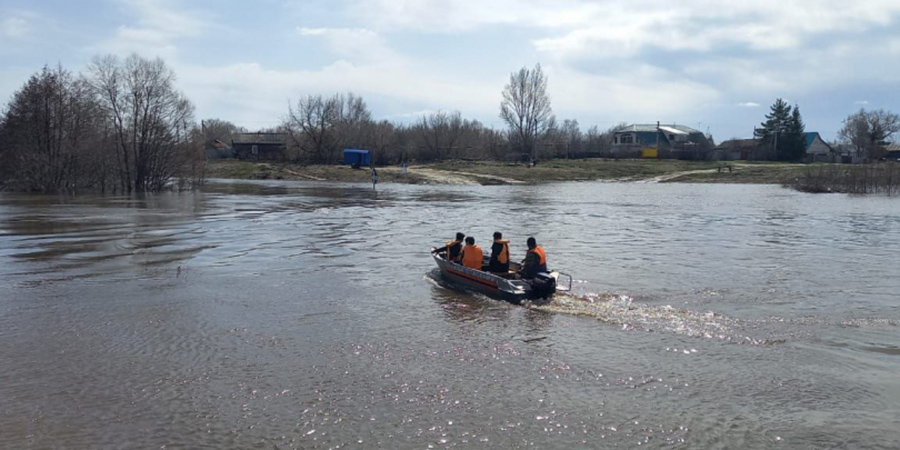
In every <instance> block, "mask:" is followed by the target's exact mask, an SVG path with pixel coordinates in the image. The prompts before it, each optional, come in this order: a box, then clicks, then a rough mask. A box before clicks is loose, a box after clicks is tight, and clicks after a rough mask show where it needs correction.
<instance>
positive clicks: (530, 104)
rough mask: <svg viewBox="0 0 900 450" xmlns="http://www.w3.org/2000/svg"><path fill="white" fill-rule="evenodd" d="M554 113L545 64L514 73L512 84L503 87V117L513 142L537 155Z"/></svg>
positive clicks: (532, 156)
mask: <svg viewBox="0 0 900 450" xmlns="http://www.w3.org/2000/svg"><path fill="white" fill-rule="evenodd" d="M552 117H553V109H552V108H551V107H550V97H548V96H547V77H546V76H544V72H543V71H541V65H540V64H537V65H535V66H534V69H532V70H528V69H527V68H525V67H523V68H522V69H520V70H519V71H518V72H513V73H512V74H510V76H509V84H507V85H506V87H505V88H504V89H503V101H502V102H501V103H500V118H501V119H503V120H504V121H505V122H506V124H507V125H508V126H509V131H510V139H511V140H512V141H513V144H514V145H516V146H518V147H519V148H521V149H522V150H523V151H524V152H526V153H528V154H530V155H531V158H532V159H535V158H536V149H537V146H536V145H535V144H536V143H537V139H538V138H539V137H540V136H541V135H543V134H544V133H545V132H546V131H547V128H548V126H549V125H550V123H551V119H552Z"/></svg>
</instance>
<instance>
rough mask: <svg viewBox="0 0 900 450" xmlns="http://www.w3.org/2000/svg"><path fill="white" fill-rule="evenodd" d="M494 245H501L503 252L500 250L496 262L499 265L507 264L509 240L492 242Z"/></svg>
mask: <svg viewBox="0 0 900 450" xmlns="http://www.w3.org/2000/svg"><path fill="white" fill-rule="evenodd" d="M494 243H495V244H502V245H503V250H500V254H499V255H497V262H499V263H500V264H506V263H508V262H509V240H508V239H502V240H496V241H494Z"/></svg>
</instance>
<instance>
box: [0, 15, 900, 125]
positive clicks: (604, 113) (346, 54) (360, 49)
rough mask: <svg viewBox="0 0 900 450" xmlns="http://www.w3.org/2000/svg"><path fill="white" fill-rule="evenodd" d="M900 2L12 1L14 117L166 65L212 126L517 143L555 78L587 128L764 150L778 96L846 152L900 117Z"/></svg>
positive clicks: (3, 32)
mask: <svg viewBox="0 0 900 450" xmlns="http://www.w3.org/2000/svg"><path fill="white" fill-rule="evenodd" d="M898 22H900V0H865V1H857V2H853V1H847V0H839V1H835V0H774V1H770V0H754V1H746V0H679V1H677V2H673V1H655V0H607V1H580V0H418V1H416V0H366V1H363V0H326V1H319V0H304V1H298V0H256V1H254V2H246V1H241V2H239V1H228V0H192V1H179V0H78V1H71V0H65V1H57V0H0V67H2V70H0V105H3V106H5V105H6V103H7V102H8V101H9V99H10V98H11V97H12V95H13V93H14V92H15V91H16V90H18V89H20V88H21V87H22V85H23V84H24V83H25V81H26V80H27V79H28V77H29V76H30V75H31V74H33V73H35V72H37V71H39V70H40V69H41V68H42V67H43V66H44V65H50V66H55V65H57V64H61V65H62V66H63V67H64V68H66V69H68V70H70V71H73V72H81V73H86V71H87V67H88V65H89V63H90V62H91V60H92V59H93V58H95V57H97V56H102V55H107V54H113V55H119V56H123V57H124V56H128V55H130V54H132V53H137V54H139V55H140V56H142V57H145V58H155V57H160V58H162V59H164V60H165V62H166V64H167V65H168V66H169V67H171V68H172V69H173V70H174V71H175V73H176V75H177V77H178V78H177V88H178V89H179V90H180V91H182V92H184V93H185V94H186V95H187V97H188V98H190V99H191V101H193V103H194V105H195V106H196V117H197V119H198V120H199V119H211V118H217V119H222V120H228V121H231V122H233V123H235V124H237V125H239V126H243V127H246V128H248V129H250V130H257V129H261V128H267V127H272V126H275V125H277V124H278V123H280V122H281V120H282V119H283V118H284V116H285V115H286V114H287V112H288V105H289V103H291V102H296V101H297V100H298V99H299V98H301V97H304V96H306V95H332V94H335V93H348V92H353V93H355V94H357V95H361V96H362V97H363V98H364V99H365V100H366V102H367V104H368V106H369V109H370V110H371V111H372V114H373V117H374V118H376V119H386V120H390V121H396V122H405V123H409V122H412V121H415V120H416V119H418V118H421V117H422V116H423V115H424V114H429V113H432V112H436V111H441V110H442V111H455V110H458V111H460V112H461V113H462V115H463V117H464V118H467V119H477V120H479V121H480V122H482V123H483V124H485V125H486V126H490V127H495V128H498V129H501V128H504V124H503V122H502V121H501V120H500V118H499V116H498V114H499V107H500V106H499V105H500V101H501V98H502V90H503V87H504V85H505V84H506V83H507V82H508V80H509V76H510V74H511V73H512V72H514V71H518V70H519V69H520V68H522V67H528V68H532V67H534V65H535V64H541V67H542V68H543V71H544V73H545V74H546V75H547V77H548V93H549V96H550V99H551V103H552V107H553V111H554V113H555V114H556V116H557V119H558V120H559V121H560V122H561V121H562V120H564V119H575V120H578V123H579V125H580V127H581V129H582V130H583V131H586V130H587V129H588V128H589V127H591V126H597V127H598V128H599V129H600V130H601V131H602V130H606V129H608V128H610V127H613V126H616V125H618V124H620V123H655V122H657V121H659V122H662V123H667V124H668V123H676V124H680V125H687V126H690V127H693V128H696V129H699V130H701V131H704V132H709V133H711V134H712V135H713V137H714V138H715V140H716V141H717V142H721V141H723V140H726V139H730V138H748V137H751V136H752V133H753V127H754V126H757V125H758V124H759V123H760V122H762V121H763V120H764V119H765V118H764V116H765V114H766V113H767V112H768V110H769V106H770V105H771V104H772V103H774V101H775V99H776V98H783V99H785V100H786V101H787V102H789V103H790V104H796V105H798V106H799V108H800V112H801V113H802V116H803V118H804V121H805V122H806V129H807V131H818V132H820V133H821V134H822V136H823V138H825V139H826V140H829V141H830V140H833V139H835V137H836V134H837V132H838V130H839V129H840V128H841V126H842V123H841V122H842V121H843V120H844V118H846V117H847V116H848V115H849V114H851V113H853V112H855V111H858V110H859V109H860V108H866V109H886V110H890V111H893V112H900V98H898V88H900V24H898Z"/></svg>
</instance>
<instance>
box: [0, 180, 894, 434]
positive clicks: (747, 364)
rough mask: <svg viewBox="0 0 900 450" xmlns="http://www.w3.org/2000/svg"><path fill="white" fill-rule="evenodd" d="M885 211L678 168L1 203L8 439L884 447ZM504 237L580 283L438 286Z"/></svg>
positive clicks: (890, 419)
mask: <svg viewBox="0 0 900 450" xmlns="http://www.w3.org/2000/svg"><path fill="white" fill-rule="evenodd" d="M895 211H896V201H895V200H894V199H888V198H880V197H864V198H849V197H845V196H811V195H805V194H799V193H794V192H791V191H787V190H783V189H780V188H777V187H766V186H715V185H670V184H663V185H657V184H615V183H576V184H554V185H543V186H489V187H486V186H452V187H440V186H405V185H404V186H394V185H389V186H385V187H379V189H378V190H377V191H373V190H372V189H371V186H369V185H366V184H358V185H352V184H351V185H339V184H325V183H298V182H287V181H265V182H249V183H225V182H218V183H210V184H209V185H208V186H206V187H205V189H204V191H203V192H196V193H182V194H177V193H168V194H160V195H147V196H138V197H131V198H125V197H77V198H70V197H55V196H23V195H15V194H2V195H0V261H2V262H0V361H3V364H2V365H0V398H2V399H4V401H3V409H2V412H0V447H3V448H118V447H121V446H123V445H124V446H126V447H130V448H132V447H133V448H162V447H166V448H198V447H211V448H255V447H260V448H339V447H357V448H423V447H424V448H428V447H432V448H441V447H454V446H455V447H461V448H469V447H484V448H523V447H530V446H533V447H540V448H589V447H594V448H596V447H612V446H619V447H627V448H633V447H635V446H638V445H641V446H645V445H647V446H651V447H654V448H656V447H671V446H682V447H688V448H712V447H718V448H772V447H773V446H779V445H782V446H785V447H789V448H821V447H828V448H834V447H837V448H842V447H846V448H867V447H871V448H878V447H881V448H890V447H891V446H893V445H894V443H895V442H896V441H897V440H898V439H900V435H898V432H897V431H896V430H897V429H898V427H897V425H900V424H898V419H897V417H900V414H898V413H900V410H898V407H897V405H900V384H898V381H897V378H896V377H895V376H894V375H895V374H896V372H897V370H898V369H900V360H898V359H897V357H898V356H900V351H898V348H900V340H898V338H897V334H896V327H897V325H898V323H900V317H898V315H897V311H896V293H897V292H900V268H898V266H897V265H896V254H897V252H898V250H900V217H898V216H897V215H896V213H895ZM497 230H499V231H502V232H503V233H504V235H505V236H507V237H509V238H511V239H512V250H513V257H514V258H515V257H522V256H524V248H525V247H524V240H525V238H526V237H528V236H535V237H536V238H537V239H538V241H539V242H540V243H541V244H542V245H544V247H545V248H547V251H548V257H549V260H550V264H551V266H554V267H557V268H561V269H564V270H565V271H566V272H570V273H572V274H573V275H575V277H576V283H575V292H574V293H573V295H571V296H562V295H560V296H558V297H557V299H556V301H555V302H553V303H551V304H550V305H543V306H536V305H530V306H527V307H519V306H513V305H510V304H507V303H504V302H498V301H495V300H492V299H489V298H486V297H484V296H481V295H477V294H472V293H467V292H460V291H458V290H455V289H452V288H451V287H450V286H447V285H445V284H444V283H443V282H441V280H440V279H439V276H438V274H437V271H436V270H435V268H434V267H433V261H432V260H431V258H430V257H429V256H428V253H427V249H428V248H429V247H431V246H432V245H434V244H436V243H439V242H443V241H445V240H446V239H448V238H450V237H452V236H453V234H454V233H455V232H456V231H463V232H465V233H466V234H468V235H472V236H475V238H476V240H478V242H479V243H480V244H482V246H483V247H484V246H485V245H486V244H487V243H488V242H489V240H490V235H491V233H492V232H493V231H497ZM517 255H518V256H517ZM736 344H738V345H736ZM743 344H750V345H743Z"/></svg>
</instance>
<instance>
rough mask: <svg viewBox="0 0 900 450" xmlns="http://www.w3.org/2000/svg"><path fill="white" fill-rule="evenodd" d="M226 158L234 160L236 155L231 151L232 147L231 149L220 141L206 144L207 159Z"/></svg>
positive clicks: (215, 140) (214, 140) (216, 140)
mask: <svg viewBox="0 0 900 450" xmlns="http://www.w3.org/2000/svg"><path fill="white" fill-rule="evenodd" d="M226 158H234V153H233V152H232V151H231V147H229V146H228V144H226V143H224V142H222V141H220V140H218V139H213V140H212V141H209V142H207V143H206V159H226Z"/></svg>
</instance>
